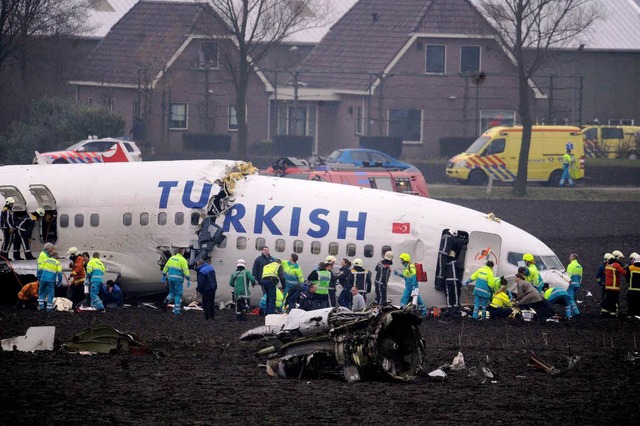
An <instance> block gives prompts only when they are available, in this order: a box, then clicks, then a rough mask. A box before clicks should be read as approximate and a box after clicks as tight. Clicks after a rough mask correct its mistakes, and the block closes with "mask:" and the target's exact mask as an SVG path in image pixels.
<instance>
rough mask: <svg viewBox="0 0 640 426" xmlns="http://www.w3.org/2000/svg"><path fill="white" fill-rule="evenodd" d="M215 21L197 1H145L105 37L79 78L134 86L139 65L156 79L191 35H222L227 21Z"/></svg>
mask: <svg viewBox="0 0 640 426" xmlns="http://www.w3.org/2000/svg"><path fill="white" fill-rule="evenodd" d="M212 20H213V18H212V14H209V13H205V12H203V10H202V7H201V6H200V5H198V4H194V3H185V2H167V1H147V0H142V1H140V2H138V3H137V4H136V5H135V6H134V7H133V8H131V10H130V11H129V12H128V13H127V14H126V15H124V16H123V17H122V19H121V20H120V21H119V22H118V23H117V24H116V25H114V27H113V28H112V29H111V31H110V32H109V33H108V34H107V35H106V37H105V38H104V39H102V41H101V42H100V43H99V44H98V46H97V47H96V48H95V50H94V51H93V52H92V53H91V55H90V56H89V58H88V59H87V61H86V63H85V64H84V66H83V69H82V70H81V71H80V73H79V76H78V78H77V79H76V80H77V81H84V82H97V83H102V82H104V83H109V84H133V85H135V84H137V82H138V69H140V68H147V69H148V71H147V72H148V74H147V75H148V77H149V78H153V77H154V76H155V75H156V73H157V72H158V71H159V70H161V69H162V68H163V67H164V66H165V65H167V63H168V62H169V60H170V59H171V57H172V56H173V55H174V54H175V53H176V52H177V51H178V49H179V47H180V46H181V45H182V44H183V43H184V42H185V40H186V39H187V37H188V36H189V35H190V34H203V35H204V34H206V35H212V33H214V32H217V33H218V34H222V33H223V31H224V28H225V26H224V24H222V22H221V21H219V20H217V21H215V22H214V23H212V22H211V21H212ZM205 26H206V27H205ZM199 28H207V32H204V31H199Z"/></svg>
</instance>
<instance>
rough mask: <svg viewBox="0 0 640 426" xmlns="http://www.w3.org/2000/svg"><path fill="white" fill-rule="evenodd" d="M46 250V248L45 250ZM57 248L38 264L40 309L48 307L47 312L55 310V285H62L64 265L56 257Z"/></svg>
mask: <svg viewBox="0 0 640 426" xmlns="http://www.w3.org/2000/svg"><path fill="white" fill-rule="evenodd" d="M43 251H44V250H43ZM55 256H56V251H55V248H54V249H52V250H51V251H50V252H49V256H48V257H47V258H46V259H43V260H42V263H39V264H38V273H37V275H38V282H39V283H40V286H39V288H38V310H39V311H42V310H43V309H46V311H47V312H51V311H53V297H54V295H55V287H60V286H61V285H62V266H60V262H59V261H58V259H56V258H55Z"/></svg>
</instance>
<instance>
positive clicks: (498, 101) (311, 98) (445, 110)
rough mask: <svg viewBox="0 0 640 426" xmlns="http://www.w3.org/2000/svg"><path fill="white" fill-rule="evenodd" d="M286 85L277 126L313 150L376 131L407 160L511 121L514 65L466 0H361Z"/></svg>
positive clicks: (433, 153)
mask: <svg viewBox="0 0 640 426" xmlns="http://www.w3.org/2000/svg"><path fill="white" fill-rule="evenodd" d="M290 83H291V85H292V86H294V87H291V88H288V89H286V88H282V89H279V90H278V99H277V103H276V106H275V108H276V111H274V112H273V113H272V114H271V115H272V116H275V117H278V121H279V122H278V125H277V126H276V127H275V130H276V131H277V132H278V133H280V134H282V133H286V132H289V133H291V132H294V133H296V134H306V135H309V136H312V137H314V139H315V146H314V151H315V152H317V153H320V154H327V153H330V152H331V151H332V150H333V149H336V148H340V147H350V146H357V145H358V143H359V141H360V139H361V138H363V137H371V136H373V137H376V136H382V137H392V138H395V140H400V141H401V142H402V155H403V156H404V157H409V158H411V157H425V156H437V155H440V152H441V151H443V150H446V149H447V145H451V144H453V145H456V147H457V146H460V145H461V144H462V145H464V144H468V143H469V142H470V141H472V140H473V139H475V138H476V137H477V136H478V135H479V134H480V133H482V131H483V130H484V129H486V128H488V127H491V126H492V125H496V124H507V125H509V124H512V123H514V122H515V120H516V109H517V102H518V101H517V100H518V90H517V87H518V86H517V79H516V77H515V68H514V64H513V62H512V61H511V60H510V59H509V57H508V56H507V54H505V52H504V50H503V49H502V47H501V45H500V44H499V43H498V41H497V39H496V35H495V31H494V30H493V28H492V27H491V26H490V25H489V24H488V22H487V21H486V20H485V19H484V17H483V16H482V15H481V14H480V13H479V12H478V11H477V9H476V8H474V7H473V5H472V4H471V3H470V2H469V1H466V0H425V1H415V0H398V1H394V2H389V1H386V0H360V1H359V2H358V3H356V4H355V5H354V6H353V7H352V8H351V9H350V10H349V11H348V12H347V13H346V14H345V15H344V16H343V17H342V18H341V19H340V20H339V21H338V22H337V23H336V24H335V25H334V26H333V27H332V28H331V30H330V31H329V32H328V33H327V34H326V35H325V37H324V38H323V39H322V41H321V42H320V43H319V44H318V45H317V46H316V47H315V48H314V49H313V50H312V51H311V53H310V54H309V55H308V56H307V57H306V58H305V59H304V61H303V62H302V64H301V65H300V67H299V68H298V70H297V72H296V76H295V81H292V80H290ZM531 90H532V92H533V94H534V95H537V96H540V97H542V96H543V95H542V94H541V93H540V92H539V91H538V90H537V88H536V87H535V86H534V85H532V86H531ZM292 123H294V125H292Z"/></svg>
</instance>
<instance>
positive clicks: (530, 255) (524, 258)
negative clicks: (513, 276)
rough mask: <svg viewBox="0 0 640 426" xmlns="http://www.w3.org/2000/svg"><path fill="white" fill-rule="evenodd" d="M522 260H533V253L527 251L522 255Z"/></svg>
mask: <svg viewBox="0 0 640 426" xmlns="http://www.w3.org/2000/svg"><path fill="white" fill-rule="evenodd" d="M522 260H524V261H525V262H533V255H532V254H531V253H526V254H524V255H522Z"/></svg>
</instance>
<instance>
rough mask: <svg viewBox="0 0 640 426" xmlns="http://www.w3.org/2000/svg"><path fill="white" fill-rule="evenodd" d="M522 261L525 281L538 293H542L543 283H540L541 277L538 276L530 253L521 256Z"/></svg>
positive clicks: (538, 273)
mask: <svg viewBox="0 0 640 426" xmlns="http://www.w3.org/2000/svg"><path fill="white" fill-rule="evenodd" d="M522 260H524V263H525V265H526V266H525V271H524V276H525V277H526V279H527V281H529V282H530V283H531V285H533V286H534V287H535V288H536V289H537V290H538V291H539V292H540V293H542V286H543V285H544V282H543V281H542V277H541V276H540V272H538V267H537V266H536V262H535V260H534V258H533V255H532V254H531V253H527V254H524V255H522Z"/></svg>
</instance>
